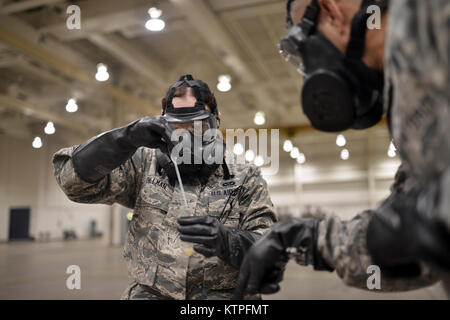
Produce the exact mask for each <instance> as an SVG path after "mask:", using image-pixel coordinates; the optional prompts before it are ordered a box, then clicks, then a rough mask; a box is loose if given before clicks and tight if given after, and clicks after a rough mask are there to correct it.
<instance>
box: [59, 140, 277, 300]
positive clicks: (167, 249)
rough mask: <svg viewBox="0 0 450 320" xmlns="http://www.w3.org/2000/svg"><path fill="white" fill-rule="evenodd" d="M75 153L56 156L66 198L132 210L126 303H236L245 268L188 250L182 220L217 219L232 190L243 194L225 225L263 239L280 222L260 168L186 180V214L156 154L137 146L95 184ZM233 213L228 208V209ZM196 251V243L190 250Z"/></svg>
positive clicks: (126, 254)
mask: <svg viewBox="0 0 450 320" xmlns="http://www.w3.org/2000/svg"><path fill="white" fill-rule="evenodd" d="M75 148H76V147H71V148H65V149H62V150H60V151H59V152H57V153H56V154H55V155H54V158H53V165H54V174H55V177H56V180H57V182H58V184H59V185H60V187H61V188H62V190H63V191H64V192H65V193H66V195H67V196H68V198H69V199H70V200H72V201H75V202H79V203H103V204H113V203H115V202H117V203H119V204H121V205H123V206H126V207H128V208H132V209H134V215H133V219H132V221H131V223H130V227H129V231H128V237H127V240H126V244H125V248H124V258H125V260H126V262H127V267H128V272H129V275H130V277H131V278H132V279H133V280H134V282H133V283H132V285H131V286H130V287H129V288H128V289H127V290H126V292H125V293H124V295H123V298H133V299H134V298H136V299H138V298H142V299H144V298H146V297H147V298H149V299H150V298H151V297H153V298H163V299H168V298H171V299H230V298H231V297H232V292H233V289H234V288H235V286H236V280H237V276H238V272H239V270H237V269H235V268H233V267H232V266H230V265H227V264H225V263H224V262H223V261H222V260H220V259H219V258H217V257H211V258H205V257H204V256H202V255H200V254H198V253H194V254H193V255H192V256H191V257H188V256H187V255H186V254H185V253H184V252H183V249H182V248H183V244H184V243H183V242H182V241H180V234H179V232H178V230H177V226H178V224H177V219H178V218H179V217H181V216H188V215H199V216H200V215H210V216H213V217H219V215H220V213H221V212H222V209H223V207H224V205H225V203H226V201H227V198H228V197H229V196H230V194H231V192H232V191H233V190H235V189H236V188H238V187H239V186H241V184H242V190H243V192H241V193H240V195H239V199H236V201H234V206H233V208H232V210H231V212H230V214H229V217H228V219H227V220H226V221H225V222H224V225H225V226H229V227H235V228H241V229H243V230H249V231H253V232H257V233H261V234H262V233H264V232H265V231H266V230H267V229H268V228H269V227H270V226H271V225H272V224H273V223H274V222H275V221H276V218H275V214H274V211H273V205H272V202H271V200H270V197H269V193H268V191H267V184H266V182H265V180H264V179H263V178H262V176H261V173H260V170H259V169H258V168H257V167H256V166H254V165H237V164H236V165H235V164H233V165H229V169H230V174H231V175H232V178H231V179H229V180H224V173H223V169H222V167H221V166H219V167H218V169H217V170H216V171H215V173H213V174H212V175H211V176H210V177H209V180H208V181H207V182H206V183H203V184H202V183H201V181H200V180H199V179H198V178H196V179H195V181H183V184H184V189H185V193H186V198H187V202H188V209H186V208H185V205H184V201H183V198H182V194H181V190H180V188H179V185H178V184H176V185H175V187H172V186H171V185H170V184H169V181H168V177H167V176H166V175H165V174H159V173H158V170H157V162H156V156H155V150H154V149H149V148H139V149H138V150H137V151H136V153H135V154H134V155H133V156H132V157H131V158H130V159H129V160H127V161H126V162H125V163H124V164H123V165H121V166H120V167H118V168H116V169H115V170H113V171H112V172H111V173H110V174H109V175H107V176H105V177H104V178H103V179H101V180H100V181H99V182H97V183H87V182H85V181H83V180H81V179H80V178H79V177H78V176H77V174H76V172H75V171H74V168H73V166H72V161H71V155H72V153H73V151H74V149H75ZM228 208H229V207H227V209H228ZM188 245H190V246H192V244H188Z"/></svg>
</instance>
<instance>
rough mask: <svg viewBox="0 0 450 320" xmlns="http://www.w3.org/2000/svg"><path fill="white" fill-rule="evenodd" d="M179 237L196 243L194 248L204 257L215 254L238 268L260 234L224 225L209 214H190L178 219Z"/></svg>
mask: <svg viewBox="0 0 450 320" xmlns="http://www.w3.org/2000/svg"><path fill="white" fill-rule="evenodd" d="M178 223H179V224H180V225H179V226H178V231H179V232H180V233H181V236H180V239H181V240H182V241H186V242H193V243H197V244H196V245H194V250H195V251H197V252H198V253H200V254H203V255H204V256H205V257H207V258H208V257H212V256H217V257H219V258H220V259H222V260H223V261H225V262H227V263H229V264H230V265H232V266H234V267H235V268H239V266H240V265H241V262H242V259H243V258H244V256H245V253H246V252H247V250H248V248H250V247H251V245H252V244H253V243H254V242H255V241H256V240H257V239H259V238H260V237H261V235H260V234H258V233H255V232H251V231H246V230H241V229H237V228H231V227H225V226H224V225H223V224H222V223H221V222H219V221H218V220H217V219H214V218H212V217H210V216H191V217H181V218H179V219H178Z"/></svg>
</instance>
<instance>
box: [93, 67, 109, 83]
mask: <svg viewBox="0 0 450 320" xmlns="http://www.w3.org/2000/svg"><path fill="white" fill-rule="evenodd" d="M95 79H96V80H97V81H100V82H104V81H107V80H108V79H109V73H108V67H107V66H106V65H105V64H103V63H99V64H98V65H97V73H96V74H95Z"/></svg>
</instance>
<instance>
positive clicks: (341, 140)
mask: <svg viewBox="0 0 450 320" xmlns="http://www.w3.org/2000/svg"><path fill="white" fill-rule="evenodd" d="M336 144H337V145H338V147H343V146H345V145H346V144H347V140H345V137H344V135H342V134H340V135H338V136H337V138H336Z"/></svg>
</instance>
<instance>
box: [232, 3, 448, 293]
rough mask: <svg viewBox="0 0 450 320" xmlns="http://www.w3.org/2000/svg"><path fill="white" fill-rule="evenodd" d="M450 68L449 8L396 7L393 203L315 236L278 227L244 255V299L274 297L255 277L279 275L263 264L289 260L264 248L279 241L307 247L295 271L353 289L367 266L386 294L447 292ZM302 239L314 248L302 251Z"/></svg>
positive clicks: (389, 81) (389, 96)
mask: <svg viewBox="0 0 450 320" xmlns="http://www.w3.org/2000/svg"><path fill="white" fill-rule="evenodd" d="M293 2H295V1H293ZM305 2H308V3H309V2H310V1H297V3H296V4H295V5H294V4H292V6H293V7H292V9H291V10H293V11H291V14H292V16H293V17H294V18H295V17H296V18H295V19H297V20H296V21H295V23H299V20H298V18H299V17H300V18H301V16H302V13H301V12H300V10H299V6H297V5H299V4H300V3H305ZM294 6H295V9H294ZM300 6H301V4H300ZM305 6H306V4H305ZM294 10H297V12H295V11H294ZM302 12H304V11H302ZM381 61H383V59H381ZM449 70H450V2H449V1H447V0H433V1H421V0H395V1H390V4H389V11H388V23H387V35H386V42H385V54H384V75H385V87H384V88H385V92H384V94H385V108H386V112H387V113H388V123H389V127H390V131H391V134H392V137H393V140H394V142H395V144H396V146H397V149H398V152H399V154H400V157H401V159H402V165H401V166H400V168H399V169H398V172H397V174H396V176H395V182H394V184H393V185H392V187H391V195H390V197H389V198H388V199H387V200H386V201H385V202H384V203H383V204H382V205H380V207H378V208H377V209H375V210H367V211H365V212H363V213H361V214H358V215H357V216H356V217H355V218H353V219H352V220H350V221H342V220H341V219H339V218H338V217H336V216H331V217H328V218H326V219H324V220H322V221H320V222H318V224H316V225H315V226H316V228H314V227H311V228H309V227H308V226H309V223H311V221H293V222H291V225H290V226H288V225H278V224H276V225H274V227H272V229H271V231H269V232H268V233H266V235H265V236H264V238H265V239H266V241H263V240H264V239H261V240H260V241H259V242H258V243H257V244H255V245H254V246H253V247H252V248H251V249H250V251H249V252H248V254H247V257H246V258H245V260H244V262H243V264H242V267H241V274H242V276H240V280H239V288H238V290H237V293H236V294H237V296H238V297H239V294H241V293H242V292H243V291H244V288H247V289H248V291H250V292H257V291H259V292H261V291H262V290H261V289H260V288H261V287H262V286H266V287H270V286H271V287H270V288H271V289H272V290H271V291H272V292H274V291H276V290H278V289H279V286H278V285H276V283H275V282H273V283H272V284H268V283H264V282H263V281H262V278H263V276H264V273H263V272H261V271H259V270H260V269H261V268H266V270H270V269H271V268H272V269H275V270H276V269H277V266H273V264H274V262H267V263H264V262H263V261H264V259H263V258H262V257H263V256H270V257H269V258H268V259H272V261H273V260H278V261H286V259H287V258H286V257H285V256H284V255H283V254H282V253H281V252H273V253H272V255H269V253H270V252H271V251H270V250H269V249H267V248H269V244H265V242H274V241H276V240H273V239H274V238H278V239H282V240H281V241H279V242H281V243H282V245H283V246H284V247H285V248H286V247H291V246H294V247H296V248H303V249H304V250H305V251H303V252H300V253H299V252H293V256H295V257H296V259H297V261H298V262H299V263H301V264H304V265H306V264H312V265H313V266H314V267H315V269H316V270H330V271H332V270H335V271H336V272H337V274H338V275H339V276H340V277H341V278H342V279H343V280H344V282H345V283H346V284H348V285H351V286H355V287H359V288H362V289H367V279H368V274H367V270H368V267H369V266H370V265H377V264H379V265H381V290H383V291H398V290H410V289H416V288H420V287H424V286H428V285H431V284H434V283H436V282H437V281H439V280H442V281H443V283H444V285H445V286H446V287H447V288H448V292H449V293H450V282H449V281H450V276H449V272H450V264H449V255H450V236H449V234H450V201H449V198H450V168H449V165H450V129H449V128H450V88H449V84H450V78H449ZM311 230H312V231H311ZM308 231H310V232H313V233H312V234H309V233H308ZM305 239H306V240H311V241H312V242H313V243H312V245H309V243H306V244H305ZM279 242H278V243H279ZM294 251H295V250H294ZM276 257H277V258H276ZM269 291H270V290H269Z"/></svg>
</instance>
